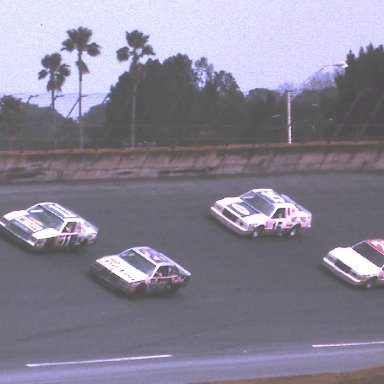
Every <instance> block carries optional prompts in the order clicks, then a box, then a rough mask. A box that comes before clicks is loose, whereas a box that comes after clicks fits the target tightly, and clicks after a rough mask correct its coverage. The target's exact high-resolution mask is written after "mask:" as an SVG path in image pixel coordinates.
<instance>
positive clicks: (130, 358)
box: [26, 355, 172, 368]
mask: <svg viewBox="0 0 384 384" xmlns="http://www.w3.org/2000/svg"><path fill="white" fill-rule="evenodd" d="M170 357H172V355H152V356H129V357H117V358H113V359H98V360H78V361H61V362H60V361H57V362H48V363H29V364H26V366H27V367H28V368H38V367H55V366H56V367H57V366H64V365H82V364H102V363H116V362H122V361H136V360H151V359H166V358H170Z"/></svg>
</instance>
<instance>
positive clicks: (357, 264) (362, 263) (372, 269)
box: [330, 247, 381, 276]
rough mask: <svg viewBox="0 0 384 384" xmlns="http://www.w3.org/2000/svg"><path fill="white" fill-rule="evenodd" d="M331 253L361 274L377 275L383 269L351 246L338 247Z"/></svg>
mask: <svg viewBox="0 0 384 384" xmlns="http://www.w3.org/2000/svg"><path fill="white" fill-rule="evenodd" d="M330 254H331V255H332V256H334V257H336V258H337V259H338V260H340V261H341V262H342V263H344V264H345V265H347V266H348V267H350V268H352V269H353V270H354V271H355V272H357V273H358V274H360V275H367V276H368V275H377V274H378V273H379V272H380V271H381V268H379V267H378V266H377V265H375V264H373V263H372V262H371V261H369V260H367V259H366V258H365V257H364V256H362V255H360V253H357V252H356V251H354V250H353V249H352V248H350V247H347V248H341V247H339V248H336V249H334V250H333V251H331V252H330Z"/></svg>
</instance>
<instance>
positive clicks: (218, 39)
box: [0, 0, 384, 94]
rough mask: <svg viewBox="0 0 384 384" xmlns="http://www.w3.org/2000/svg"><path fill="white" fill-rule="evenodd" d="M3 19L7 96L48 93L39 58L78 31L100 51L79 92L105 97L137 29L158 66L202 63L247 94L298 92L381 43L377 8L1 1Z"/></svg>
mask: <svg viewBox="0 0 384 384" xmlns="http://www.w3.org/2000/svg"><path fill="white" fill-rule="evenodd" d="M0 19H1V33H0V57H1V66H2V73H1V78H0V93H6V94H17V93H21V92H26V93H31V94H42V93H45V92H46V88H45V87H46V80H40V81H39V80H38V79H37V73H38V72H39V70H40V69H42V67H41V59H42V58H43V57H44V56H45V55H46V54H51V53H54V52H59V51H60V48H61V43H62V42H63V40H65V39H66V38H67V33H66V31H67V30H68V29H75V28H77V27H79V26H82V27H87V28H90V29H91V30H92V31H93V36H92V41H94V42H96V43H98V44H99V45H101V47H102V53H101V55H100V56H98V57H85V61H86V63H87V64H88V67H89V69H90V71H91V73H90V74H89V75H86V76H85V78H84V93H96V92H108V90H109V89H110V86H111V85H114V84H115V83H116V82H117V80H118V77H119V75H121V74H122V73H123V72H124V71H125V70H126V69H127V68H128V64H127V63H119V62H118V61H117V59H116V50H117V49H119V48H120V47H123V46H125V45H126V41H125V32H126V31H129V32H130V31H132V30H134V29H138V30H139V31H141V32H143V33H144V34H148V35H150V39H149V43H150V44H151V45H152V46H153V48H154V50H155V52H156V57H157V58H158V59H159V60H160V61H161V62H162V61H163V60H164V59H166V58H168V57H170V56H173V55H176V54H178V53H183V54H186V55H188V56H189V58H190V59H192V60H193V61H195V60H197V59H199V58H200V57H202V56H204V57H206V58H207V59H208V61H209V62H210V63H211V64H213V66H214V69H215V70H217V71H218V70H224V71H226V72H230V73H232V75H233V76H234V78H235V80H236V81H237V83H238V85H239V86H240V89H241V90H242V91H243V92H244V93H246V92H248V91H249V90H250V89H253V88H262V87H264V88H269V89H277V88H278V87H279V85H281V84H284V83H289V84H294V85H296V86H298V85H300V83H301V82H302V81H304V80H305V79H306V78H308V77H309V76H310V75H311V74H313V73H314V72H316V71H317V70H318V69H319V68H321V67H322V66H324V65H328V64H333V63H336V62H340V61H342V60H345V58H346V55H347V54H348V52H349V51H350V50H352V52H354V53H355V54H358V52H359V49H360V47H364V48H365V47H366V46H367V45H368V44H369V43H372V44H373V45H374V47H377V46H379V45H381V44H383V43H384V2H383V0H365V1H363V0H44V1H43V0H1V1H0ZM62 56H63V61H64V62H65V63H67V64H70V65H71V67H72V72H73V74H72V76H71V77H70V78H69V79H68V80H67V81H66V83H65V85H64V87H63V93H76V92H77V74H76V67H75V66H74V62H75V60H76V57H75V53H72V54H70V53H68V52H62Z"/></svg>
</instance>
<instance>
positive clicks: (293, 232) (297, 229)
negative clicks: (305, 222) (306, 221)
mask: <svg viewBox="0 0 384 384" xmlns="http://www.w3.org/2000/svg"><path fill="white" fill-rule="evenodd" d="M300 229H301V228H300V225H295V226H293V227H292V228H291V229H290V230H289V232H288V237H296V236H297V235H298V234H299V233H300Z"/></svg>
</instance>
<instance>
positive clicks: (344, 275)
mask: <svg viewBox="0 0 384 384" xmlns="http://www.w3.org/2000/svg"><path fill="white" fill-rule="evenodd" d="M322 265H323V266H324V267H325V268H327V269H328V270H329V271H331V272H332V273H334V274H335V275H337V276H338V277H340V278H341V279H342V280H344V281H345V282H347V283H349V284H352V285H355V286H363V285H364V284H365V283H366V282H367V280H368V279H358V278H356V277H355V276H352V275H350V274H349V273H347V272H345V271H343V270H342V269H340V268H338V267H337V266H336V265H335V264H334V263H332V262H331V261H330V260H328V259H327V258H326V257H325V258H323V261H322Z"/></svg>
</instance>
